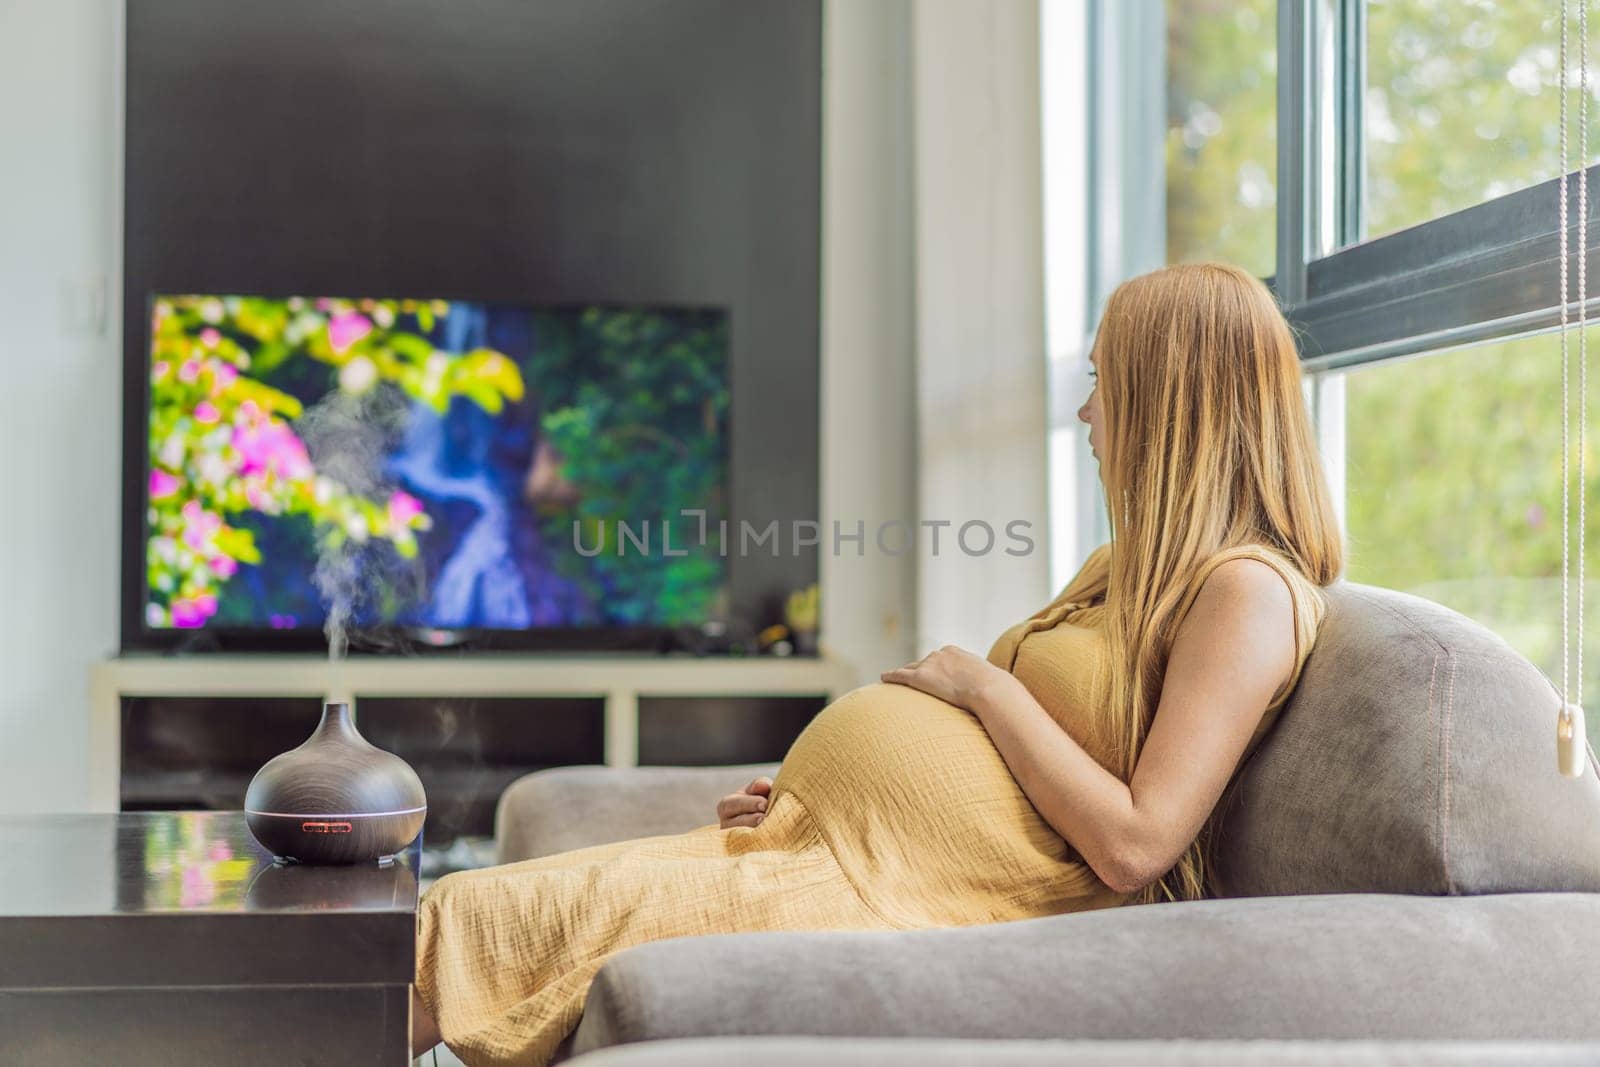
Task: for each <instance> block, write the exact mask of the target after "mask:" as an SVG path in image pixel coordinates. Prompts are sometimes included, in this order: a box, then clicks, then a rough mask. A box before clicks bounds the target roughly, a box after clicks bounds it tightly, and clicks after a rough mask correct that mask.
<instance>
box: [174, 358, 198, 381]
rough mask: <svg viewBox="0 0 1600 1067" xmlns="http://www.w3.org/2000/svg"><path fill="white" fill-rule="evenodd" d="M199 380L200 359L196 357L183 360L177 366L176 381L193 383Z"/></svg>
mask: <svg viewBox="0 0 1600 1067" xmlns="http://www.w3.org/2000/svg"><path fill="white" fill-rule="evenodd" d="M199 380H200V361H199V360H197V359H186V360H184V361H183V363H182V364H181V365H180V366H179V367H178V381H180V382H183V383H184V384H185V385H193V384H194V383H195V382H197V381H199Z"/></svg>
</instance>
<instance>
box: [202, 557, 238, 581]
mask: <svg viewBox="0 0 1600 1067" xmlns="http://www.w3.org/2000/svg"><path fill="white" fill-rule="evenodd" d="M206 562H207V564H209V565H210V567H211V571H212V573H214V574H215V575H217V577H219V578H232V577H233V576H234V575H235V574H237V573H238V572H239V561H238V560H236V559H234V558H233V557H232V556H212V557H211V558H210V559H209V560H207V561H206Z"/></svg>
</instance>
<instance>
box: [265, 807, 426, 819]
mask: <svg viewBox="0 0 1600 1067" xmlns="http://www.w3.org/2000/svg"><path fill="white" fill-rule="evenodd" d="M427 810H428V805H426V804H424V805H422V807H420V808H406V809H404V810H403V811H363V812H359V813H357V814H353V815H336V814H328V813H326V812H320V811H317V812H301V813H298V814H297V813H295V812H292V811H251V810H250V809H249V808H245V809H244V813H245V814H246V815H266V816H269V817H271V818H274V819H378V818H382V817H383V816H385V815H415V814H416V813H417V812H419V811H427Z"/></svg>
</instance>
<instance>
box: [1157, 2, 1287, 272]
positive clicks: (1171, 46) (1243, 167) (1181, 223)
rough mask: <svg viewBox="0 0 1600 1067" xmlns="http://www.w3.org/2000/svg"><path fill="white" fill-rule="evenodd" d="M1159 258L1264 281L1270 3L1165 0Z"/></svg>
mask: <svg viewBox="0 0 1600 1067" xmlns="http://www.w3.org/2000/svg"><path fill="white" fill-rule="evenodd" d="M1166 16H1167V19H1166V22H1167V27H1166V34H1167V108H1166V112H1167V115H1166V118H1167V126H1166V167H1167V190H1166V192H1167V211H1166V214H1167V260H1168V262H1172V263H1177V262H1182V261H1185V260H1195V259H1222V260H1227V261H1228V262H1231V263H1237V264H1239V265H1240V266H1242V267H1245V268H1246V269H1248V270H1252V271H1255V272H1256V273H1258V274H1262V275H1267V274H1271V273H1272V270H1273V255H1274V248H1275V244H1276V228H1275V223H1276V218H1277V216H1276V185H1277V165H1278V153H1277V139H1278V134H1277V122H1276V119H1277V91H1278V76H1277V25H1278V20H1277V3H1276V0H1239V2H1235V0H1167V5H1166Z"/></svg>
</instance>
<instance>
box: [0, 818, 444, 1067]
mask: <svg viewBox="0 0 1600 1067" xmlns="http://www.w3.org/2000/svg"><path fill="white" fill-rule="evenodd" d="M420 850H421V838H420V836H419V837H418V840H417V841H415V842H413V843H412V845H411V847H410V848H409V849H408V850H407V851H406V852H405V853H404V854H403V855H402V856H401V857H400V858H399V860H398V861H397V862H395V863H393V864H391V865H390V866H388V867H379V866H378V865H377V864H376V863H374V864H371V865H367V866H361V867H301V866H290V867H275V866H273V863H272V858H271V856H269V855H267V853H266V852H264V851H263V850H262V849H261V847H260V846H259V845H258V844H256V842H255V839H254V838H252V837H251V836H250V832H249V830H247V829H246V828H245V824H244V816H243V814H242V813H240V812H146V813H139V814H124V815H28V816H13V815H7V816H0V863H3V864H4V870H3V871H0V1062H4V1063H7V1064H10V1063H19V1064H20V1063H26V1064H29V1065H41V1067H44V1065H48V1067H55V1065H57V1064H63V1065H74V1067H75V1065H78V1064H98V1063H115V1064H118V1065H119V1067H120V1065H128V1064H138V1065H144V1064H151V1065H156V1064H159V1065H160V1067H184V1065H190V1064H194V1065H200V1064H204V1065H205V1067H217V1065H219V1064H220V1065H225V1067H245V1065H252V1064H271V1065H272V1067H283V1065H285V1064H323V1063H326V1064H386V1065H392V1067H402V1065H405V1064H408V1063H410V1053H409V1050H408V1046H407V1043H408V1039H409V1029H410V1014H411V1001H410V983H411V980H412V977H413V975H414V973H415V964H416V950H415V947H414V946H415V938H416V910H417V871H418V869H419V868H418V860H419V856H420Z"/></svg>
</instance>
